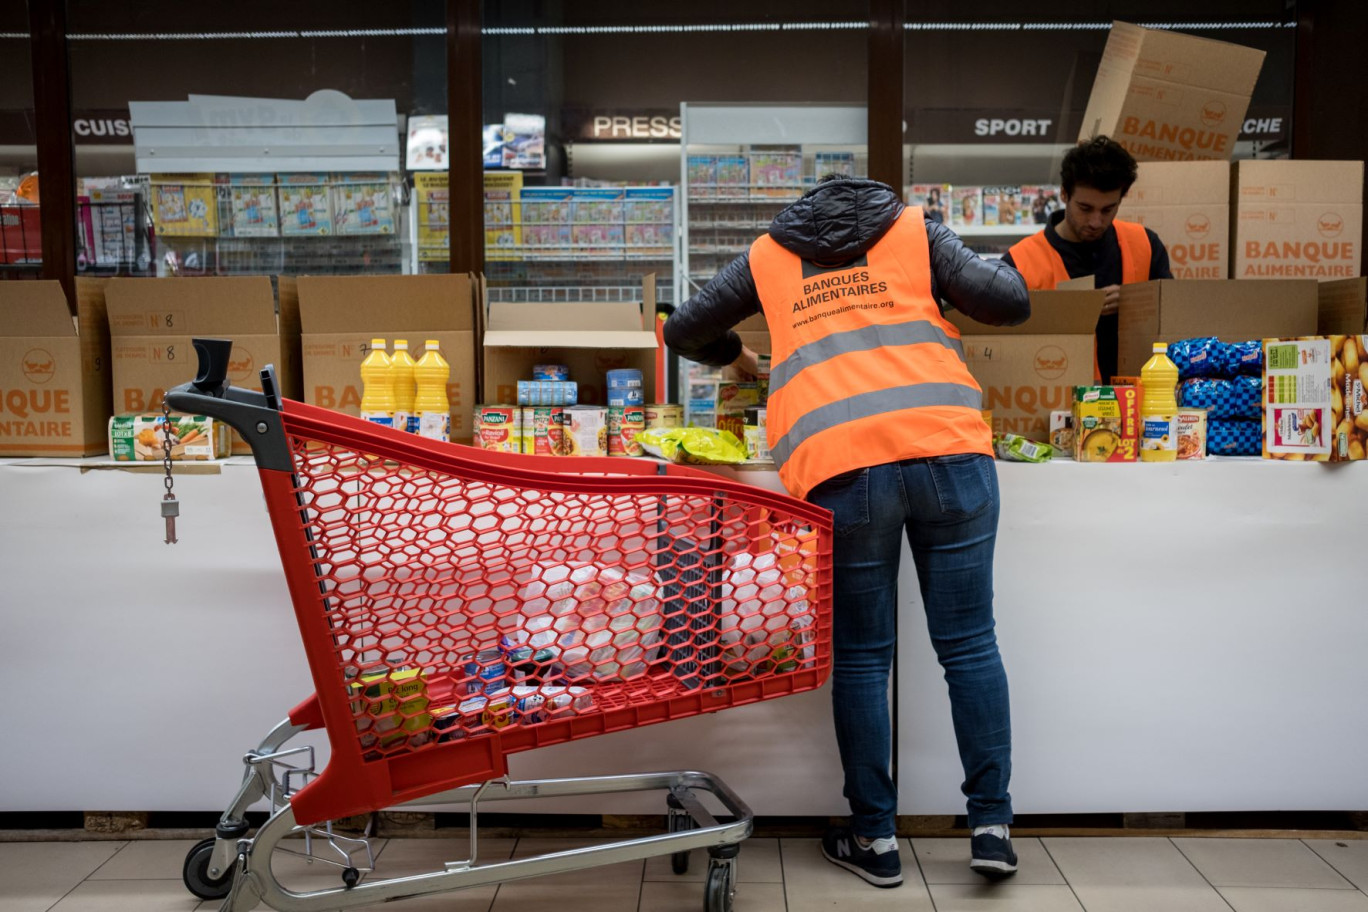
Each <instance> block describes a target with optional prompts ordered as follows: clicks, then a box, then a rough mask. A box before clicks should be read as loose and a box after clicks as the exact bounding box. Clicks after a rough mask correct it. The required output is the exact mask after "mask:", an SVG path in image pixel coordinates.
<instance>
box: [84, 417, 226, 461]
mask: <svg viewBox="0 0 1368 912" xmlns="http://www.w3.org/2000/svg"><path fill="white" fill-rule="evenodd" d="M168 427H169V428H170V432H171V433H170V438H171V459H172V460H173V461H200V460H205V459H219V458H221V457H223V456H227V455H228V454H229V453H230V452H232V448H233V441H232V438H231V435H230V430H231V429H230V428H229V427H228V425H226V424H224V423H223V422H222V421H216V420H215V419H213V418H210V417H208V416H205V415H172V416H171V421H170V422H169V423H168V422H167V420H166V416H165V415H163V414H162V413H161V412H149V413H146V414H142V415H115V416H113V417H112V418H110V419H109V458H110V459H113V460H114V461H115V462H161V461H162V460H163V459H165V458H166V443H165V441H166V438H167V428H168Z"/></svg>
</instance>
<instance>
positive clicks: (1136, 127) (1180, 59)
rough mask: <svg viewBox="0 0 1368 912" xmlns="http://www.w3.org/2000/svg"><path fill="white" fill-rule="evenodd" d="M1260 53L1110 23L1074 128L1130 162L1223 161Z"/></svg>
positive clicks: (1231, 145) (1237, 131)
mask: <svg viewBox="0 0 1368 912" xmlns="http://www.w3.org/2000/svg"><path fill="white" fill-rule="evenodd" d="M1263 60H1264V52H1263V51H1258V50H1254V49H1253V48H1247V47H1241V46H1240V45H1237V44H1230V43H1227V42H1224V41H1213V40H1211V39H1210V38H1197V37H1194V36H1192V35H1185V34H1182V33H1180V32H1175V31H1168V30H1161V29H1147V28H1142V27H1140V26H1138V25H1132V24H1130V23H1128V22H1113V23H1112V28H1111V33H1110V34H1109V35H1108V36H1107V46H1106V48H1105V49H1104V50H1103V52H1102V61H1101V63H1100V64H1099V65H1098V68H1097V77H1096V79H1094V81H1093V87H1092V94H1091V95H1089V96H1088V107H1087V110H1086V111H1085V112H1084V114H1083V122H1082V124H1081V125H1080V127H1079V131H1078V138H1079V140H1080V141H1082V140H1086V139H1089V138H1091V137H1093V136H1096V135H1099V134H1101V135H1106V136H1110V137H1111V138H1112V139H1115V140H1116V141H1117V142H1119V143H1121V145H1123V146H1125V147H1126V148H1127V149H1128V150H1129V151H1130V153H1131V155H1133V156H1135V158H1136V159H1137V160H1138V161H1207V160H1210V161H1229V160H1230V157H1231V155H1232V154H1233V153H1234V151H1235V141H1236V139H1238V138H1239V135H1240V128H1241V125H1242V124H1243V123H1244V119H1245V111H1246V110H1247V109H1248V107H1249V98H1250V96H1251V95H1252V94H1253V92H1254V83H1255V81H1256V80H1257V79H1258V76H1259V70H1260V68H1262V66H1263Z"/></svg>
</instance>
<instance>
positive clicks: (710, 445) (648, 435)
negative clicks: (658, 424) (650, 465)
mask: <svg viewBox="0 0 1368 912" xmlns="http://www.w3.org/2000/svg"><path fill="white" fill-rule="evenodd" d="M637 439H638V440H640V441H641V445H642V447H644V448H645V450H646V452H647V453H649V454H650V455H652V456H658V457H660V458H661V459H668V460H669V461H670V462H678V463H683V464H686V465H736V464H739V463H742V462H745V461H746V445H745V444H744V443H742V442H741V441H740V440H738V439H737V438H736V436H735V435H734V434H732V433H731V432H730V431H720V430H717V429H715V428H698V427H692V428H651V429H649V430H646V431H642V432H641V435H640V436H639V437H638V438H637Z"/></svg>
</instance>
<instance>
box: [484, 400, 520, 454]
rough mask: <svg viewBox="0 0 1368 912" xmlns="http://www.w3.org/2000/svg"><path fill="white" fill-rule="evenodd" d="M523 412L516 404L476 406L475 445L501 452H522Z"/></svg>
mask: <svg viewBox="0 0 1368 912" xmlns="http://www.w3.org/2000/svg"><path fill="white" fill-rule="evenodd" d="M522 414H523V413H522V409H520V408H518V407H517V406H516V405H478V406H476V407H475V445H476V446H478V447H480V448H481V449H485V450H496V451H498V452H500V453H521V452H522V438H523V433H522Z"/></svg>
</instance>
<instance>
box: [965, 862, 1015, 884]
mask: <svg viewBox="0 0 1368 912" xmlns="http://www.w3.org/2000/svg"><path fill="white" fill-rule="evenodd" d="M969 870H971V871H973V872H974V873H975V874H982V875H983V876H984V877H988V878H992V879H994V880H996V879H999V878H1002V877H1010V876H1011V875H1013V874H1015V873H1016V870H1017V866H1016V865H1014V864H1011V863H1009V862H1006V861H992V860H990V859H987V858H975V859H974V860H973V861H971V862H969Z"/></svg>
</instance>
